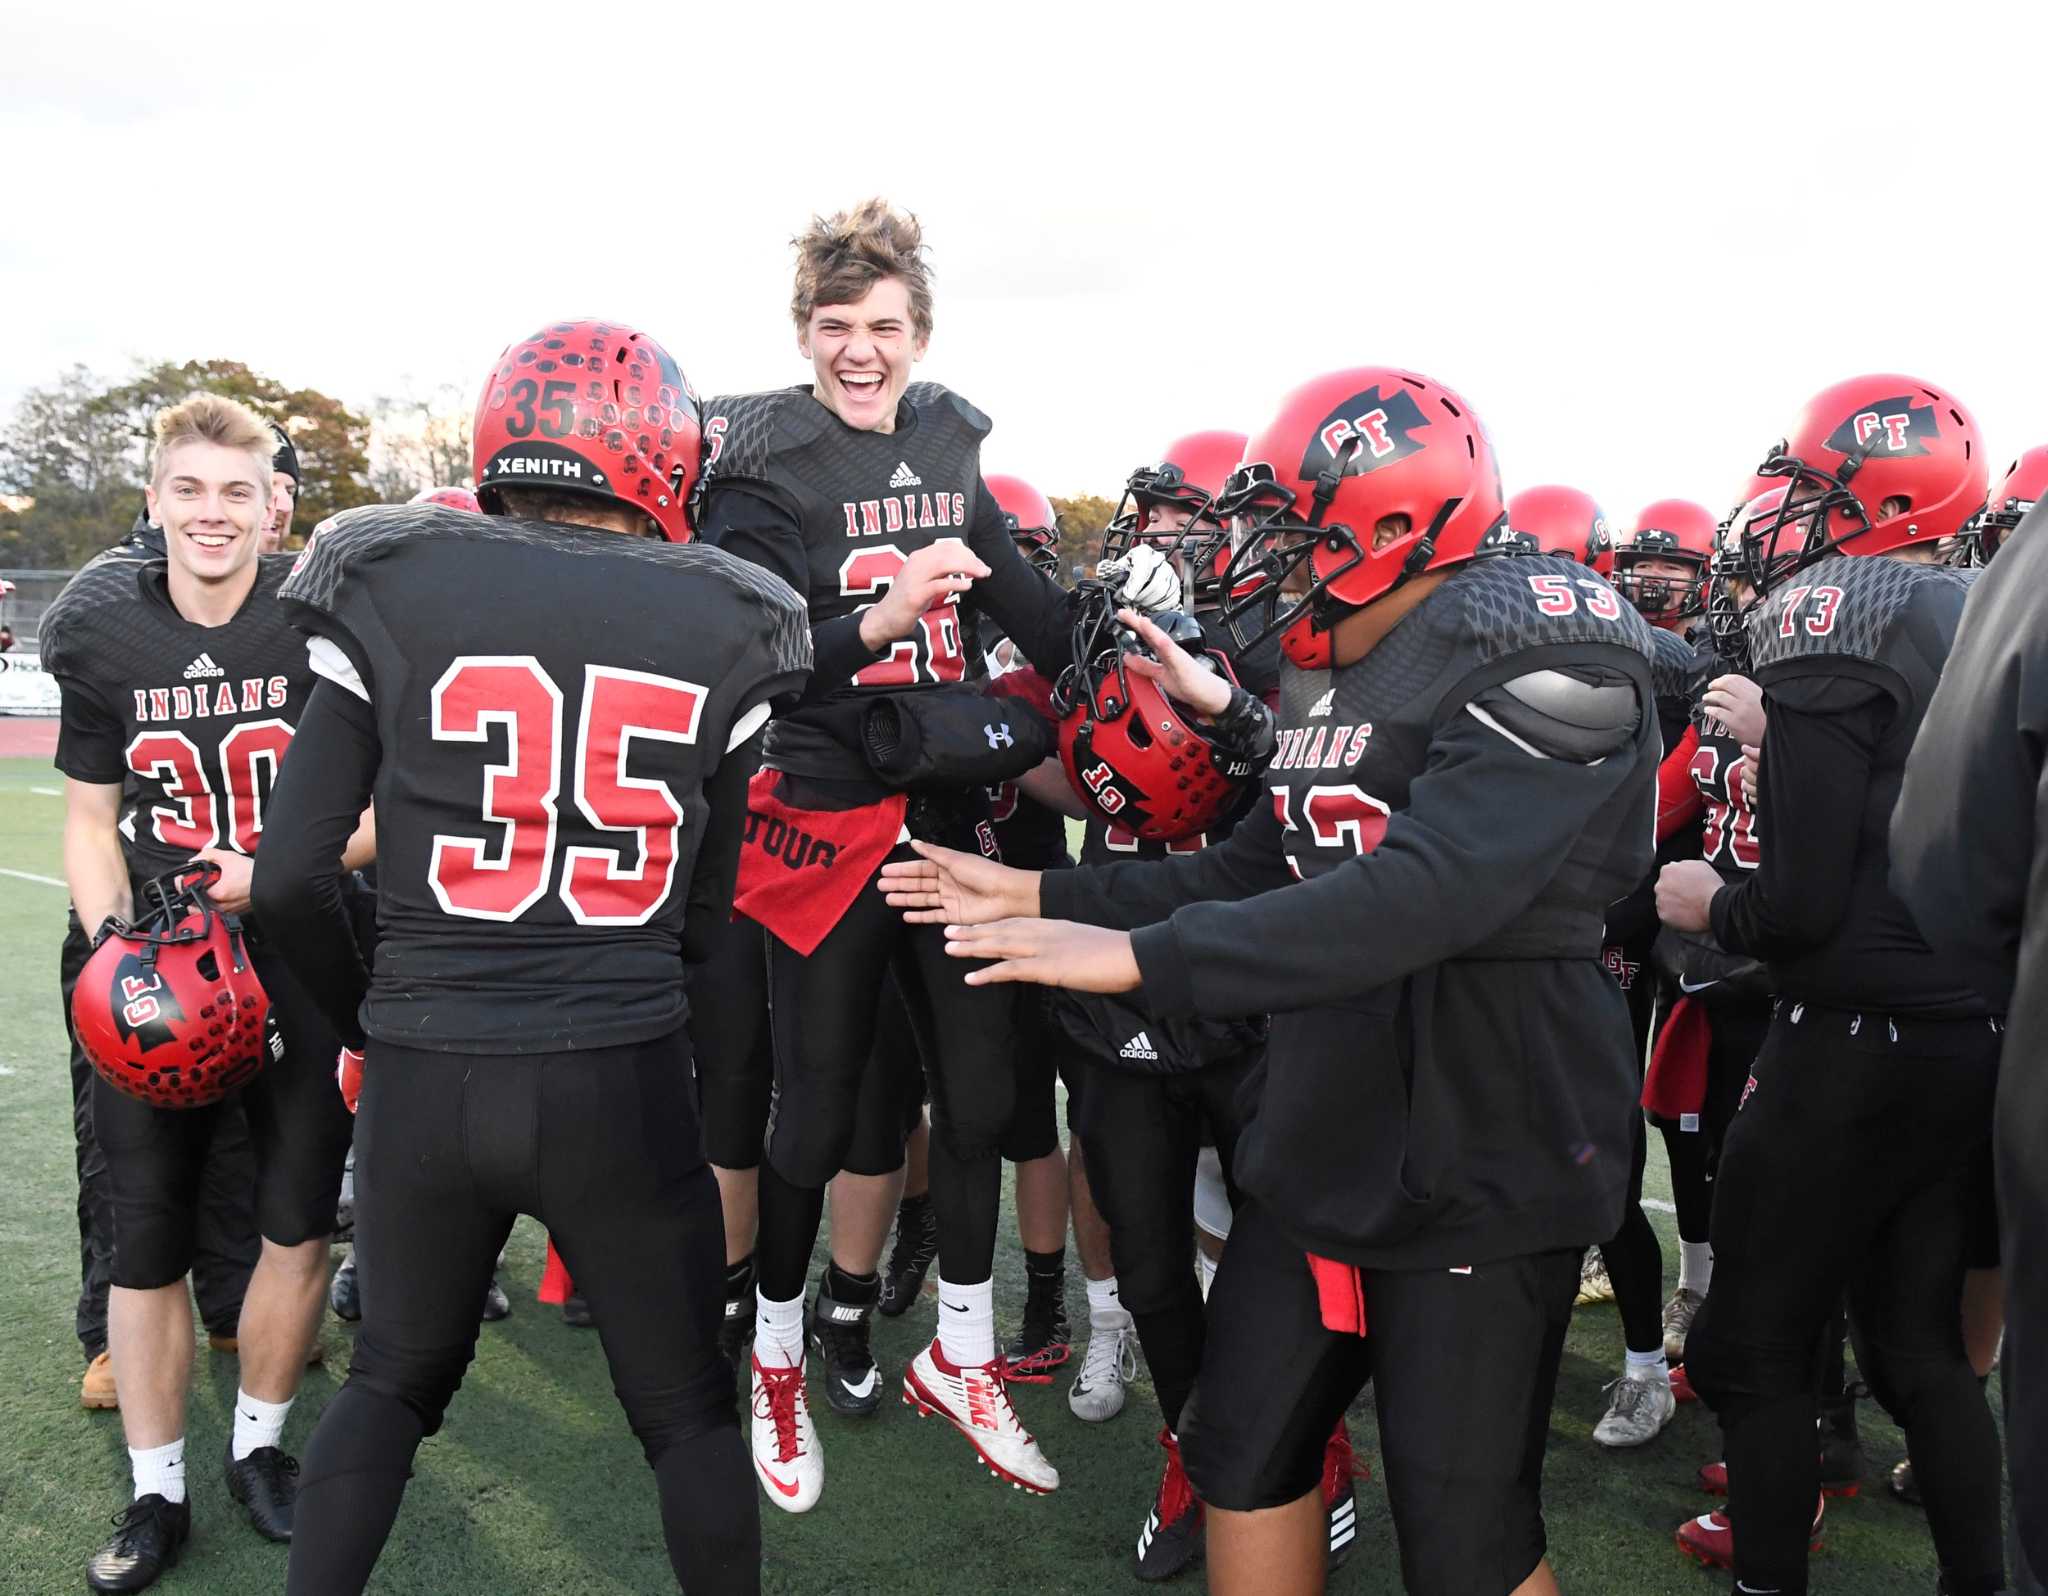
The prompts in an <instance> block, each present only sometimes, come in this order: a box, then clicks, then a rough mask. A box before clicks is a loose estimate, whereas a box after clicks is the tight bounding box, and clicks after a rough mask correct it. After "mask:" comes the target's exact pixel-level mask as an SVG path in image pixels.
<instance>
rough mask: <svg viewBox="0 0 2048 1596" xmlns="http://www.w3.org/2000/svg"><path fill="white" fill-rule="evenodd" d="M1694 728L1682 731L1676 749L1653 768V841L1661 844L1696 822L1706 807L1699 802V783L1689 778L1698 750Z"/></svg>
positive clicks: (1696, 732) (1697, 729)
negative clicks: (1654, 830)
mask: <svg viewBox="0 0 2048 1596" xmlns="http://www.w3.org/2000/svg"><path fill="white" fill-rule="evenodd" d="M1699 746H1700V731H1699V728H1698V727H1697V726H1688V727H1686V728H1685V735H1684V736H1683V737H1681V738H1679V739H1678V746H1677V747H1676V748H1674V749H1672V750H1671V752H1670V753H1668V754H1666V755H1665V756H1664V758H1663V761H1662V762H1661V763H1660V764H1659V765H1658V766H1657V840H1658V841H1659V842H1662V841H1664V840H1665V838H1667V837H1669V836H1670V835H1671V834H1672V833H1673V832H1675V831H1682V830H1684V829H1685V827H1686V826H1688V825H1689V824H1691V823H1692V822H1693V821H1695V820H1697V819H1698V818H1699V816H1700V811H1701V810H1702V809H1704V808H1705V807H1706V805H1705V804H1704V803H1703V802H1702V801H1701V799H1700V784H1699V783H1698V782H1696V781H1694V780H1693V779H1692V756H1693V755H1694V754H1695V753H1697V752H1698V751H1699Z"/></svg>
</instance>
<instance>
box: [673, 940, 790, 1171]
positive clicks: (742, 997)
mask: <svg viewBox="0 0 2048 1596" xmlns="http://www.w3.org/2000/svg"><path fill="white" fill-rule="evenodd" d="M707 941H708V942H709V944H710V945H709V949H708V956H707V957H706V959H705V961H704V962H703V963H702V964H697V965H691V966H689V970H688V976H687V985H688V987H689V994H690V1043H691V1050H692V1052H693V1053H694V1054H695V1056H696V1061H697V1101H698V1104H699V1107H700V1111H701V1114H702V1117H703V1121H704V1156H705V1157H706V1158H708V1159H710V1160H711V1162H712V1163H714V1164H716V1165H717V1166H718V1167H719V1168H720V1169H753V1168H755V1167H756V1166H757V1165H758V1164H759V1163H760V1162H761V1142H762V1138H763V1137H764V1136H765V1135H766V1134H767V1130H768V1100H769V1096H770V1094H771V1092H772V1090H773V1087H774V1081H775V1067H774V1065H773V1063H772V1062H770V1060H769V1057H768V933H767V932H765V931H763V930H762V929H761V928H760V926H758V925H756V924H755V923H754V922H753V921H752V920H749V919H748V918H747V917H746V916H745V915H734V916H733V917H732V918H731V919H730V920H727V921H725V922H723V923H721V924H719V925H717V926H714V927H713V928H712V929H711V930H710V931H709V932H708V933H707Z"/></svg>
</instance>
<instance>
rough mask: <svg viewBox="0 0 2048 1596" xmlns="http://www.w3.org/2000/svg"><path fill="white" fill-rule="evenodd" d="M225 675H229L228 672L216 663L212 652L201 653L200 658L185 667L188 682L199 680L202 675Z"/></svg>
mask: <svg viewBox="0 0 2048 1596" xmlns="http://www.w3.org/2000/svg"><path fill="white" fill-rule="evenodd" d="M225 675H227V672H226V671H224V670H222V669H221V668H220V667H219V666H218V665H216V664H214V662H213V656H212V655H211V654H201V655H200V656H199V658H197V659H195V660H194V661H193V662H192V663H191V664H190V665H187V666H186V667H185V680H186V681H188V682H191V681H197V680H198V679H199V678H200V677H202V676H225Z"/></svg>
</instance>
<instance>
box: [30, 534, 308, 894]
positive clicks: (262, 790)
mask: <svg viewBox="0 0 2048 1596" xmlns="http://www.w3.org/2000/svg"><path fill="white" fill-rule="evenodd" d="M291 566H292V556H290V555H283V554H273V555H266V556H263V557H262V558H261V559H260V560H259V562H258V566H257V572H256V585H255V586H254V587H253V588H251V589H250V592H249V596H248V598H247V599H246V600H245V601H244V602H243V604H242V607H241V608H240V609H239V610H237V611H236V612H235V615H234V618H233V619H232V620H230V621H229V622H227V624H226V625H224V626H200V625H197V624H195V623H194V622H191V621H188V620H186V619H185V618H184V617H183V616H182V615H180V614H179V613H178V611H177V609H176V607H175V606H174V605H173V604H172V603H171V598H170V592H169V588H168V585H167V584H168V580H169V566H168V563H167V562H166V561H164V560H161V559H154V558H148V557H145V556H144V554H143V552H142V551H141V550H140V549H138V548H136V547H134V546H132V545H129V544H123V545H120V546H118V547H116V548H113V549H110V550H108V551H107V552H106V553H105V554H102V555H100V556H98V557H97V558H96V559H94V560H93V561H92V562H91V563H89V564H88V565H86V566H85V567H84V568H83V569H82V570H80V571H79V573H78V574H77V575H76V576H74V577H73V578H72V579H71V581H70V582H69V583H67V584H66V586H65V588H64V591H63V592H62V593H60V594H59V595H58V596H57V600H56V602H55V603H54V604H52V605H51V606H50V609H49V612H48V613H47V614H46V615H45V616H44V617H43V623H42V633H41V647H42V656H43V663H44V665H45V667H46V668H47V669H48V670H49V671H50V672H51V673H52V674H53V675H54V676H56V677H57V679H58V682H59V685H60V686H61V688H62V691H63V697H64V708H63V717H64V719H63V727H62V730H61V732H60V734H59V740H58V746H57V768H58V769H60V770H62V771H63V772H64V773H65V774H66V775H67V776H72V777H75V778H76V779H77V780H79V781H89V782H99V783H106V784H112V783H115V782H120V783H121V784H122V786H123V797H122V805H121V822H120V826H121V836H122V839H123V844H124V847H125V849H126V852H127V855H128V868H129V873H130V874H131V875H132V876H134V877H135V878H136V879H138V880H140V879H144V878H147V877H149V876H154V875H160V874H162V873H163V872H165V871H168V870H173V869H176V868H177V867H178V866H179V865H182V864H184V863H185V862H186V861H188V860H189V859H190V858H191V857H192V855H193V854H195V853H197V852H198V851H199V850H200V849H202V848H231V849H234V850H235V851H236V852H238V853H245V854H252V855H253V854H254V853H255V851H256V845H257V843H258V842H259V841H260V840H261V838H262V835H263V811H264V807H265V805H266V804H267V803H268V801H269V798H270V790H271V787H272V785H273V784H274V783H275V782H276V780H277V771H278V766H279V765H280V764H281V763H282V762H283V760H284V756H285V750H286V749H287V748H288V747H289V746H290V744H291V740H292V733H293V730H294V728H295V727H296V726H297V725H298V722H299V717H300V715H301V714H302V713H303V711H304V709H305V704H306V699H307V697H308V695H310V694H311V692H312V690H313V673H312V670H311V668H310V667H309V665H308V664H307V660H306V646H305V639H304V638H303V637H301V636H300V635H299V634H298V633H297V632H295V631H294V630H293V629H292V625H291V620H290V617H289V615H288V613H287V612H286V610H285V609H284V607H283V606H282V605H280V604H279V603H278V602H277V594H278V589H279V587H280V585H281V584H282V583H283V582H284V580H285V577H286V575H287V574H288V573H289V572H290V570H291Z"/></svg>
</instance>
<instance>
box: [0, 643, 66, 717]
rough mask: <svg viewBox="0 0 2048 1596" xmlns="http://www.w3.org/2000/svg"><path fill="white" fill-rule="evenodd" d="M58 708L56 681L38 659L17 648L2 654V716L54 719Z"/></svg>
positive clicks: (0, 670) (0, 709) (0, 702)
mask: <svg viewBox="0 0 2048 1596" xmlns="http://www.w3.org/2000/svg"><path fill="white" fill-rule="evenodd" d="M59 707H60V700H59V696H58V692H57V678H56V677H54V676H52V675H51V674H50V673H49V672H48V671H46V670H44V669H43V662H42V660H41V658H40V657H39V656H37V655H35V654H30V653H26V652H24V651H23V650H21V649H18V648H13V649H9V650H8V651H7V652H6V653H5V654H0V715H54V714H56V713H57V712H58V710H59Z"/></svg>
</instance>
